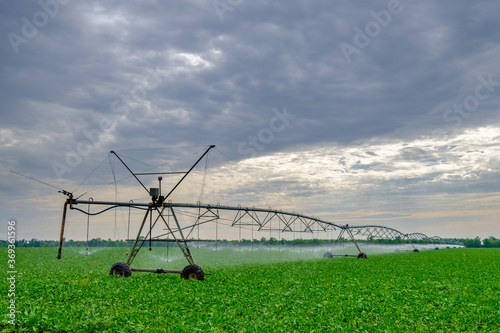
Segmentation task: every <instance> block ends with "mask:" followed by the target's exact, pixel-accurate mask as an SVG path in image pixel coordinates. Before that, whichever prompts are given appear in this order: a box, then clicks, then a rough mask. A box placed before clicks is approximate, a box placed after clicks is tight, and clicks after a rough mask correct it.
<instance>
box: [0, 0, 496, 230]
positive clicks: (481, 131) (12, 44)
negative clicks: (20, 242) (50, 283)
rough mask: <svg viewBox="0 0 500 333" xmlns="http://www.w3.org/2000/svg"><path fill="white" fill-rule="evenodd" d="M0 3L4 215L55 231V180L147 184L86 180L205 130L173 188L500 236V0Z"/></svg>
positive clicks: (127, 185)
mask: <svg viewBox="0 0 500 333" xmlns="http://www.w3.org/2000/svg"><path fill="white" fill-rule="evenodd" d="M0 16H1V20H0V30H1V36H2V39H1V42H0V52H1V53H0V54H1V68H0V70H1V75H0V88H1V89H0V96H1V101H2V107H1V108H0V112H1V123H0V124H1V125H0V177H1V181H0V212H1V214H0V215H1V219H2V220H3V221H4V222H7V221H8V220H9V219H16V220H17V223H18V235H17V237H18V238H20V239H21V238H27V239H31V238H39V239H56V238H57V237H58V232H59V225H60V218H61V213H62V205H63V202H64V199H65V197H64V196H63V195H61V194H58V193H57V189H56V188H58V189H65V190H68V191H75V192H74V193H75V196H79V195H83V198H87V197H88V196H92V197H93V198H94V199H98V198H101V199H102V198H103V197H104V198H107V199H110V198H113V196H114V198H116V199H120V200H122V201H128V200H130V199H135V200H138V199H140V198H144V190H143V189H142V188H141V187H140V186H139V187H137V184H133V183H132V182H130V181H129V180H127V181H123V182H121V183H120V186H121V187H120V190H119V191H120V192H118V190H117V187H115V186H114V185H112V186H108V187H105V188H102V189H100V190H94V191H91V190H92V189H94V188H95V187H98V186H100V185H106V184H110V183H112V182H113V181H114V179H116V178H117V177H118V179H122V178H123V177H126V176H127V174H126V170H124V169H123V167H122V166H121V165H120V163H119V162H117V160H116V158H114V157H111V158H110V157H109V151H110V150H115V151H117V152H118V153H119V154H121V155H122V156H126V157H124V158H126V159H127V161H128V162H129V163H130V164H131V166H132V167H133V168H135V169H134V170H147V169H148V168H149V169H151V167H153V166H158V165H162V167H165V168H166V169H165V170H168V171H179V170H176V168H186V167H187V168H188V167H189V166H190V163H193V162H194V161H195V160H196V158H197V157H198V156H200V155H201V153H203V151H204V150H205V149H206V147H207V146H208V145H211V144H213V145H216V149H215V150H212V151H211V153H210V159H209V163H208V167H207V172H206V176H204V175H205V173H204V166H205V162H203V163H201V164H200V166H199V168H197V169H196V172H195V173H194V174H193V177H192V179H190V181H191V183H186V184H187V186H184V188H180V189H179V191H177V192H176V193H175V195H174V196H173V197H172V199H173V200H175V201H183V202H196V201H198V200H199V199H200V198H201V199H202V201H204V202H207V203H217V202H220V203H221V204H227V205H238V204H241V205H242V206H260V207H270V206H271V207H273V208H277V209H286V210H292V211H297V212H301V213H303V214H308V215H314V216H318V217H321V218H323V219H326V220H329V221H334V222H337V223H341V224H344V223H349V224H380V225H385V226H389V227H394V228H397V229H399V230H401V231H402V232H405V233H407V232H423V233H425V234H428V235H430V236H432V235H439V236H442V237H475V236H480V237H488V236H492V235H493V236H496V237H500V220H499V216H500V200H499V199H500V190H499V181H500V164H499V162H500V140H499V139H500V70H499V66H498V59H499V58H500V21H499V19H498V18H499V17H500V3H499V2H498V1H496V0H478V1H466V0H443V1H433V0H432V1H431V0H413V1H411V0H401V1H397V0H382V1H372V0H370V1H368V0H365V1H361V0H360V1H343V0H342V1H341V0H337V1H317V0H311V1H305V0H287V1H264V0H252V1H250V0H192V1H170V2H165V1H159V0H148V1H134V2H132V1H123V0H120V1H106V2H102V1H74V0H73V1H70V0H40V1H27V0H19V1H2V2H1V3H0ZM157 148H158V149H157ZM160 148H161V149H160ZM11 170H12V171H16V172H18V173H22V174H24V175H27V176H29V177H33V178H36V179H38V180H41V181H43V182H45V183H48V184H51V185H52V186H54V187H55V188H54V187H49V186H47V185H44V184H41V183H40V182H36V181H33V180H30V179H27V178H26V177H23V176H20V175H18V174H15V173H12V172H10V171H11ZM94 170H97V171H95V172H94V173H92V171H94ZM165 170H163V169H162V171H165ZM89 175H90V177H89V178H87V176H89ZM113 175H114V177H115V178H113ZM120 177H122V178H120ZM203 180H204V182H203ZM82 182H83V184H82ZM144 182H145V183H146V184H147V185H148V186H149V185H153V184H155V182H154V180H152V179H150V180H144ZM200 183H202V184H205V185H204V186H200ZM80 184H81V185H80ZM168 184H169V183H168V182H166V183H165V186H167V185H168ZM79 185H80V186H79ZM86 191H91V192H89V193H86ZM141 191H142V192H141ZM118 193H119V197H118ZM144 200H146V199H144ZM77 215H78V214H76V213H75V212H72V213H71V218H73V217H74V218H75V219H80V220H81V219H82V217H81V216H78V217H77ZM80 215H81V214H80ZM70 223H71V222H70ZM115 223H116V222H115ZM112 224H113V223H112V222H111V227H110V229H109V230H108V229H106V228H103V229H102V235H101V237H103V238H108V236H109V237H111V238H112V237H113V236H114V235H115V236H116V232H115V233H114V234H113V230H112V229H113V226H112ZM4 229H5V230H0V235H2V238H5V235H6V229H7V223H5V227H4ZM68 230H69V231H68V232H69V233H70V234H69V235H70V236H69V237H68V238H75V239H77V238H80V239H83V238H84V237H85V234H84V233H82V232H81V230H79V229H78V228H73V229H72V227H71V224H69V227H68Z"/></svg>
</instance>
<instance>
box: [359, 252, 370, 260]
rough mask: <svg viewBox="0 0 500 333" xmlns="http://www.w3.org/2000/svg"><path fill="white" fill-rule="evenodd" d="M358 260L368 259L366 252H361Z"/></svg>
mask: <svg viewBox="0 0 500 333" xmlns="http://www.w3.org/2000/svg"><path fill="white" fill-rule="evenodd" d="M357 258H358V259H367V258H368V256H367V255H366V253H364V252H359V253H358V256H357Z"/></svg>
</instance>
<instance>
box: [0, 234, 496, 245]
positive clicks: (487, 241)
mask: <svg viewBox="0 0 500 333" xmlns="http://www.w3.org/2000/svg"><path fill="white" fill-rule="evenodd" d="M452 240H455V241H459V242H462V243H463V244H464V245H465V247H473V248H480V247H484V248H492V247H500V239H498V238H495V237H493V236H491V237H489V238H484V239H481V238H479V237H476V238H455V239H452ZM191 241H192V242H193V243H195V244H196V243H197V241H196V240H191ZM339 241H341V242H350V240H349V239H345V238H341V239H340V240H339ZM205 242H206V241H200V243H205ZM332 242H334V240H331V239H316V238H315V239H294V240H287V239H276V238H274V237H271V238H269V239H266V238H265V237H262V238H261V239H254V240H251V239H242V240H226V239H222V240H218V241H217V243H218V244H221V245H224V244H226V245H230V244H242V245H251V244H254V245H267V246H274V245H283V246H319V245H331V244H332ZM359 242H363V243H370V244H387V245H391V244H404V243H407V242H405V241H404V240H400V239H371V240H368V241H359ZM412 243H413V244H428V243H429V242H427V241H416V240H414V241H412ZM9 244H10V243H9V242H8V241H6V240H0V247H7V245H9ZM130 244H131V242H130V241H125V240H112V239H111V238H108V239H107V240H106V239H102V238H100V237H99V238H92V239H91V240H89V241H88V244H87V241H82V240H72V239H70V240H64V246H66V247H86V246H87V245H88V246H89V247H126V246H129V245H130ZM146 244H148V246H149V240H146ZM151 245H152V246H153V247H167V246H172V247H175V246H177V244H176V243H175V242H173V241H171V242H152V244H151ZM57 246H59V242H58V241H55V240H39V239H35V238H33V239H30V240H27V239H22V240H18V241H16V247H57Z"/></svg>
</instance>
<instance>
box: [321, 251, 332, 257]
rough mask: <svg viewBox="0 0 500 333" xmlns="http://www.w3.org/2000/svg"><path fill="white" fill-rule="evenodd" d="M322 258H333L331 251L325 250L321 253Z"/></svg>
mask: <svg viewBox="0 0 500 333" xmlns="http://www.w3.org/2000/svg"><path fill="white" fill-rule="evenodd" d="M323 258H333V254H332V253H331V252H325V254H323Z"/></svg>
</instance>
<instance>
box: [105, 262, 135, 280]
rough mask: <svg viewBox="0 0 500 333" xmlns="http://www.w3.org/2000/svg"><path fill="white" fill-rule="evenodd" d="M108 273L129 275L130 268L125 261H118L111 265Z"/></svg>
mask: <svg viewBox="0 0 500 333" xmlns="http://www.w3.org/2000/svg"><path fill="white" fill-rule="evenodd" d="M109 275H114V276H116V277H130V276H132V269H131V268H130V265H129V264H127V263H126V262H123V261H118V262H115V263H114V264H113V266H111V269H110V270H109Z"/></svg>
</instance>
